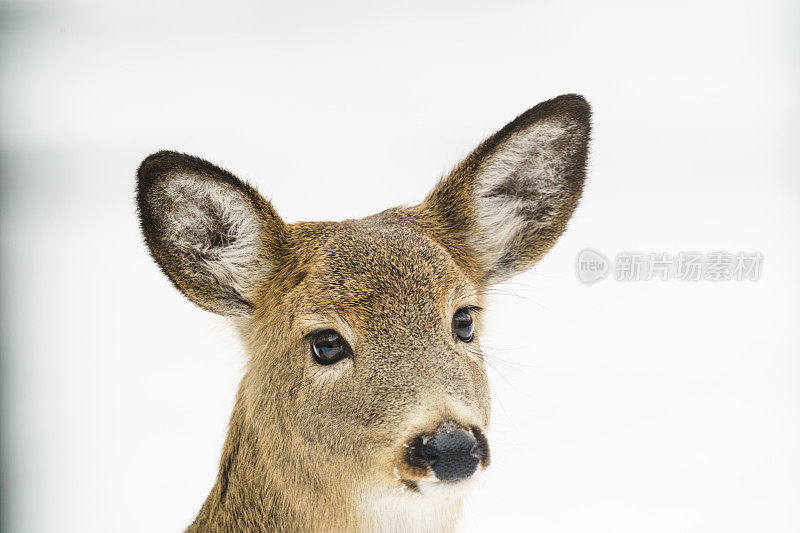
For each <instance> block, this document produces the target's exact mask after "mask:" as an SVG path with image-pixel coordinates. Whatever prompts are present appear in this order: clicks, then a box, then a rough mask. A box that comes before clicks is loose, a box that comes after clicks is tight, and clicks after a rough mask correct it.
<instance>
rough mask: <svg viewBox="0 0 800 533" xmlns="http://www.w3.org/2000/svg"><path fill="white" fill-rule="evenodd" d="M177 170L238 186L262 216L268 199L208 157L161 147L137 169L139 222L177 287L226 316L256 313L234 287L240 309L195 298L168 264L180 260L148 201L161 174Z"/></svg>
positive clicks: (153, 252)
mask: <svg viewBox="0 0 800 533" xmlns="http://www.w3.org/2000/svg"><path fill="white" fill-rule="evenodd" d="M176 170H181V171H189V172H195V173H197V174H199V175H204V176H208V177H210V178H213V179H214V180H217V181H221V182H222V183H225V184H228V185H230V186H232V187H234V188H236V189H237V190H238V191H241V192H242V193H244V194H245V195H246V196H247V197H248V198H249V199H250V201H251V202H252V204H253V207H254V209H255V211H256V212H257V213H258V214H259V216H261V217H263V213H264V210H263V206H264V205H265V204H266V202H265V200H264V199H263V198H262V197H261V195H259V194H258V192H256V190H255V189H253V188H252V187H251V186H250V185H248V184H247V183H245V182H243V181H242V180H240V179H239V178H237V177H236V176H235V175H233V174H232V173H231V172H229V171H227V170H225V169H223V168H220V167H219V166H217V165H214V164H213V163H210V162H209V161H206V160H205V159H202V158H199V157H196V156H193V155H189V154H185V153H181V152H175V151H171V150H161V151H158V152H156V153H153V154H151V155H149V156H148V157H147V158H145V159H144V160H143V161H142V163H141V164H140V165H139V168H138V169H137V171H136V204H137V211H138V214H139V226H140V228H141V231H142V235H143V236H144V240H145V244H146V245H147V248H148V250H149V252H150V255H151V257H152V258H153V260H154V261H155V262H156V264H157V265H158V267H159V269H160V270H161V271H162V272H163V273H164V275H165V276H166V277H167V279H169V280H170V282H172V284H173V285H174V286H175V288H176V289H178V291H180V292H181V293H182V294H183V295H184V296H186V297H187V298H188V299H189V300H190V301H191V302H192V303H194V304H195V305H198V306H199V307H201V308H203V309H205V310H207V311H211V312H214V313H217V314H222V315H224V316H245V315H248V314H250V313H252V311H253V309H254V305H253V303H252V302H250V301H249V300H248V299H247V298H245V297H244V296H243V295H241V294H239V292H238V291H236V290H235V289H234V288H233V287H226V290H227V292H228V295H229V296H228V298H230V299H231V300H232V301H233V302H235V307H236V308H237V309H238V312H230V311H228V312H226V311H225V310H222V309H220V308H217V307H213V306H211V305H208V304H206V303H204V302H203V301H200V300H198V299H196V298H193V297H192V295H190V294H189V293H187V291H186V290H185V289H184V287H182V286H181V284H180V283H179V280H178V279H177V278H176V276H175V273H174V272H173V271H172V269H170V268H168V266H167V263H169V262H179V260H178V259H177V258H176V257H175V256H174V254H173V253H171V252H170V250H169V248H168V246H165V244H164V238H163V232H162V231H161V229H160V226H159V223H158V218H157V216H156V214H155V213H154V212H152V209H151V208H150V206H149V204H148V202H147V193H148V191H149V190H150V188H151V187H152V186H153V185H154V184H155V183H156V182H157V181H158V180H159V178H161V177H163V176H165V175H168V174H169V173H170V172H171V171H176Z"/></svg>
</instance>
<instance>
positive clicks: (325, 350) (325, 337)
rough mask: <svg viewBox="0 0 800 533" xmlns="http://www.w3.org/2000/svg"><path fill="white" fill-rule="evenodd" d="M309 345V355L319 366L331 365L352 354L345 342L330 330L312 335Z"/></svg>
mask: <svg viewBox="0 0 800 533" xmlns="http://www.w3.org/2000/svg"><path fill="white" fill-rule="evenodd" d="M310 343H311V355H313V356H314V360H315V361H316V362H317V363H319V364H321V365H332V364H333V363H335V362H336V361H338V360H340V359H342V358H344V357H346V356H348V355H351V354H352V351H351V350H350V346H349V345H348V344H347V342H346V341H345V340H344V339H343V338H342V336H341V335H339V334H338V333H336V332H335V331H333V330H332V329H325V330H322V331H317V332H315V333H312V334H311V336H310Z"/></svg>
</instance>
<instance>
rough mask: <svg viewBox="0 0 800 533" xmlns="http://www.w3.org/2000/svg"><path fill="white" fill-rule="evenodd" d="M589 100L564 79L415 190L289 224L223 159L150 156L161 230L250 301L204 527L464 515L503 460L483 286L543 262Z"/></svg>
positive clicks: (228, 307)
mask: <svg viewBox="0 0 800 533" xmlns="http://www.w3.org/2000/svg"><path fill="white" fill-rule="evenodd" d="M589 116H590V111H589V105H588V104H587V103H586V101H585V100H584V99H583V98H582V97H580V96H577V95H565V96H560V97H558V98H555V99H553V100H549V101H547V102H543V103H541V104H539V105H537V106H536V107H534V108H532V109H530V110H528V111H526V112H525V113H523V114H522V115H520V116H519V117H517V118H516V119H515V120H514V121H513V122H511V123H510V124H508V125H507V126H505V127H504V128H503V129H501V130H500V131H498V132H497V133H496V134H494V135H493V136H491V137H490V138H489V139H487V140H486V141H484V142H483V143H482V144H481V145H480V146H479V147H478V148H477V149H476V150H475V151H474V152H473V153H472V154H471V155H469V156H468V157H467V158H466V159H465V160H464V161H463V162H461V163H460V164H459V165H458V166H457V167H456V168H455V169H454V170H453V171H452V172H451V173H450V174H449V175H448V176H446V177H444V178H443V179H442V180H441V181H440V182H439V183H438V184H437V185H436V186H435V187H434V189H433V191H431V193H430V194H429V195H428V196H427V198H425V200H424V201H423V202H422V203H421V204H419V205H416V206H413V207H397V208H393V209H389V210H387V211H383V212H382V213H378V214H377V215H373V216H370V217H367V218H364V219H360V220H345V221H343V222H299V223H295V224H287V223H285V222H284V221H283V220H281V218H280V217H279V216H278V214H277V213H276V212H275V210H274V209H273V208H272V205H270V203H269V202H267V201H266V200H264V199H263V198H262V197H261V196H260V195H259V194H258V192H256V190H255V189H253V188H252V187H251V186H250V185H248V184H247V183H245V182H243V181H240V180H239V179H237V178H236V177H234V176H233V175H232V174H230V173H228V172H226V171H225V170H222V169H221V168H218V167H216V166H214V165H212V164H211V163H208V162H207V161H204V160H202V159H198V158H196V157H192V156H188V155H184V154H179V153H175V152H159V153H156V154H153V155H151V156H150V157H148V158H147V159H145V160H144V162H143V163H142V164H141V166H140V168H139V172H138V197H137V200H138V206H139V213H140V217H141V224H142V230H143V232H144V236H145V240H146V242H147V245H148V246H149V248H150V251H151V252H152V255H153V257H154V258H155V260H156V262H157V263H158V265H159V266H160V267H161V269H162V270H163V271H164V273H165V274H166V275H167V277H169V279H170V280H171V281H172V283H173V284H174V285H175V287H177V288H178V290H180V291H181V292H182V293H183V294H184V295H186V296H187V297H188V298H189V299H190V300H191V301H193V302H194V303H196V304H197V305H199V306H200V307H202V308H204V309H207V310H209V311H213V312H215V313H219V314H221V315H225V316H229V317H233V318H234V323H235V325H236V327H237V329H238V330H239V332H240V333H241V337H242V339H243V341H244V344H245V346H246V348H247V353H248V355H249V362H248V365H247V369H246V372H245V374H244V377H243V379H242V382H241V385H240V387H239V392H238V395H237V399H236V405H235V407H234V410H233V414H232V416H231V420H230V429H229V433H228V437H227V440H226V443H225V446H224V450H223V452H222V460H221V461H220V465H219V474H218V477H217V481H216V484H215V485H214V488H213V489H212V491H211V494H209V496H208V499H207V500H206V502H205V504H204V505H203V507H202V509H201V510H200V513H199V515H198V516H197V519H196V520H195V522H194V523H193V524H192V525H191V526H190V527H189V531H221V532H234V531H236V532H240V531H449V530H452V529H453V528H454V527H455V525H456V523H457V520H458V517H459V514H460V511H461V500H462V497H463V495H464V490H465V488H467V487H468V486H469V485H470V483H471V482H472V480H473V479H474V478H475V477H476V474H477V472H480V471H482V470H483V469H485V468H486V467H487V466H488V465H489V443H488V441H487V439H486V436H485V434H486V428H487V425H488V424H489V387H488V383H487V379H486V374H485V370H484V364H483V359H482V355H481V350H480V346H479V339H480V335H481V313H482V312H483V311H482V309H481V306H482V300H483V298H482V295H483V294H484V291H485V289H486V288H487V287H488V286H489V285H491V284H493V283H497V282H499V281H502V280H505V279H507V278H509V277H511V276H513V275H514V274H516V273H518V272H520V271H522V270H525V269H527V268H528V267H530V266H531V265H533V264H534V263H536V262H537V261H538V260H539V259H540V258H541V257H542V256H543V255H544V254H545V253H546V252H547V250H548V249H549V248H550V247H551V246H552V245H553V243H555V241H556V239H557V238H558V236H559V235H560V234H561V232H562V231H564V228H565V225H566V223H567V220H568V219H569V218H570V216H571V214H572V212H573V209H574V208H575V205H576V204H577V202H578V198H579V197H580V195H581V190H582V188H583V180H584V174H585V167H586V157H587V146H588V141H589Z"/></svg>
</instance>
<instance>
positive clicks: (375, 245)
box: [294, 217, 474, 325]
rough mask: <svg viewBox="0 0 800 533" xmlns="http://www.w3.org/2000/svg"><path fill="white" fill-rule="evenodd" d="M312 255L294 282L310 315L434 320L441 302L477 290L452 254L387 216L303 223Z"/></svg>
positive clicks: (365, 320) (366, 320) (300, 265)
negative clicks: (319, 224) (306, 225)
mask: <svg viewBox="0 0 800 533" xmlns="http://www.w3.org/2000/svg"><path fill="white" fill-rule="evenodd" d="M299 226H300V227H298V228H297V229H298V230H299V231H298V232H296V235H297V236H298V237H300V241H301V243H302V244H299V248H300V249H302V250H305V251H306V252H305V255H306V257H305V258H304V259H303V260H301V261H299V262H298V265H297V267H296V268H297V269H298V270H299V272H298V273H296V274H295V276H294V277H295V279H302V283H301V284H302V293H303V294H304V295H305V297H306V298H307V299H308V305H309V306H310V307H311V309H308V311H309V312H320V313H325V312H336V313H338V314H347V315H355V318H357V319H360V320H359V321H360V322H362V323H370V324H373V325H374V324H376V323H378V322H393V323H397V322H398V321H401V320H403V317H407V318H408V319H411V320H415V321H416V320H421V319H425V318H431V319H432V318H434V316H432V315H435V314H438V313H440V312H441V309H440V307H441V303H442V302H446V301H448V299H449V298H450V297H452V296H462V297H463V296H464V295H468V294H469V293H470V292H474V291H473V289H472V287H471V285H470V284H469V282H468V281H467V278H466V277H465V276H464V275H463V274H462V273H461V271H460V269H459V267H458V266H457V265H456V263H455V262H454V260H453V258H452V257H451V256H450V254H449V253H448V252H447V251H446V250H445V249H444V248H443V247H442V246H441V245H439V244H438V243H437V242H435V241H434V240H433V239H431V238H429V237H428V236H427V235H426V234H425V233H424V232H422V231H420V230H419V229H417V228H415V227H414V226H412V225H409V224H404V223H402V222H398V221H396V220H386V219H383V218H381V217H369V218H366V219H363V220H355V221H354V220H350V221H345V222H341V223H331V224H330V225H328V226H326V227H324V228H320V227H311V228H304V227H302V225H299Z"/></svg>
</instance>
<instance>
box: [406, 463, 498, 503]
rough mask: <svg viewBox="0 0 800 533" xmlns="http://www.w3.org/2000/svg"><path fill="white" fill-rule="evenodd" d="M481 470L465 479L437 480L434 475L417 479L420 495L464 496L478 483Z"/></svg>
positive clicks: (453, 497) (453, 498)
mask: <svg viewBox="0 0 800 533" xmlns="http://www.w3.org/2000/svg"><path fill="white" fill-rule="evenodd" d="M482 475H483V471H482V470H481V469H478V470H476V471H475V473H474V474H472V475H471V476H470V477H468V478H467V479H460V480H458V481H439V480H438V479H436V478H435V477H434V476H431V477H429V478H425V479H421V480H419V481H417V487H418V488H419V493H420V494H421V495H422V496H426V497H433V498H443V499H447V500H459V499H461V498H463V497H465V496H466V495H467V494H469V492H470V491H471V490H472V489H473V488H474V487H475V486H476V485H477V484H478V482H479V480H480V478H481V476H482Z"/></svg>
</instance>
